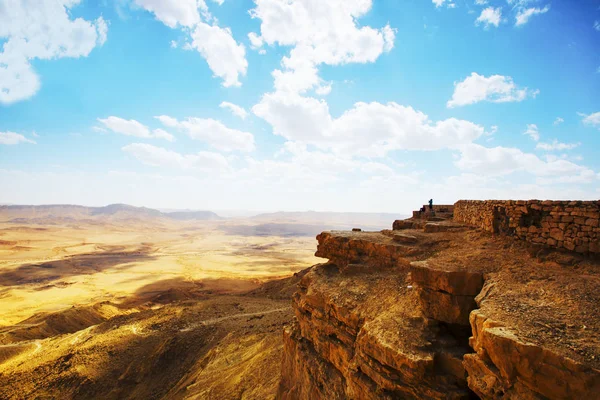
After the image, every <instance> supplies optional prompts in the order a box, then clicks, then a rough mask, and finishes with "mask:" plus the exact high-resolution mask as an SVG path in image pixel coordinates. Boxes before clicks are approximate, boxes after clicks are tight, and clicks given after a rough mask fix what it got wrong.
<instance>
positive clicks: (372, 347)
mask: <svg viewBox="0 0 600 400" xmlns="http://www.w3.org/2000/svg"><path fill="white" fill-rule="evenodd" d="M400 226H403V225H402V224H397V223H395V224H394V228H397V227H398V228H399V227H400ZM458 228H459V229H452V230H450V231H443V230H442V231H436V232H432V233H430V232H427V231H426V229H425V230H423V229H422V228H420V227H419V229H418V230H416V229H402V230H398V229H396V230H394V231H389V230H387V231H382V232H324V233H322V234H320V235H318V236H317V239H318V241H319V245H318V250H317V253H316V255H317V256H320V257H324V258H328V259H329V262H327V263H324V264H320V265H317V266H314V267H313V268H312V269H311V271H310V272H308V273H307V274H306V275H304V277H303V278H302V280H301V282H300V283H299V289H298V291H297V292H296V294H295V295H294V298H293V308H294V312H295V322H294V324H292V325H291V326H289V327H287V328H286V330H285V331H284V342H285V353H284V360H283V364H282V376H283V378H282V381H281V384H280V387H279V393H278V398H282V399H471V398H477V397H479V398H482V399H498V400H499V399H574V398H582V399H583V398H597V397H598V396H597V395H598V393H600V370H598V369H597V367H596V365H597V364H596V363H594V362H589V361H586V360H584V359H582V358H581V357H579V358H577V357H576V358H577V359H575V358H572V357H570V356H569V354H574V353H572V351H571V350H570V348H567V347H566V346H563V345H562V344H561V343H560V341H558V342H557V341H556V340H555V339H552V337H549V338H548V340H550V339H552V340H554V342H553V345H552V346H550V345H548V344H547V343H548V342H545V340H547V339H546V338H544V337H541V338H537V336H536V334H538V333H539V332H543V331H539V330H536V329H537V328H535V327H536V323H537V321H530V320H525V321H522V323H521V322H519V319H527V318H529V319H531V318H534V319H535V318H536V317H535V315H534V316H531V315H528V314H527V313H526V311H523V310H529V309H531V308H527V307H530V306H525V305H523V304H522V301H521V302H519V301H515V300H513V297H511V296H504V297H502V296H498V291H500V290H504V291H506V293H520V296H524V297H520V298H519V297H517V299H528V298H529V297H531V296H532V295H533V293H530V292H531V291H535V293H536V294H535V296H546V294H545V293H546V292H545V290H546V289H550V287H551V286H549V285H551V283H547V282H554V280H555V279H556V277H555V276H552V273H550V272H548V269H547V268H551V267H552V266H553V265H557V264H552V263H551V262H549V263H546V264H543V263H542V264H540V265H537V266H536V267H535V268H533V267H529V266H528V265H527V264H526V263H525V264H524V263H523V262H524V261H527V262H530V263H533V261H531V259H530V258H529V256H528V253H527V251H526V250H525V249H521V248H516V249H512V247H510V246H513V245H512V244H511V243H516V242H514V241H511V242H507V241H503V239H498V238H491V237H488V238H487V239H485V238H484V239H481V240H480V239H478V236H477V235H479V234H478V233H477V232H474V231H464V230H461V229H460V227H458ZM400 229H401V228H400ZM474 239H476V240H480V242H478V243H476V244H471V243H470V241H471V240H474ZM469 246H472V248H473V249H475V250H472V248H471V247H469ZM517 247H518V246H517ZM469 251H471V252H469ZM557 257H558V256H557ZM557 259H559V258H557ZM589 266H590V268H593V266H594V265H593V262H592V261H590V262H589ZM536 268H537V269H536ZM552 268H554V267H552ZM558 268H559V270H558V271H563V272H564V268H563V269H561V268H562V267H560V266H558ZM586 268H587V267H586ZM520 269H523V271H521V270H520ZM515 271H517V272H518V274H517V275H518V276H515V273H516V272H515ZM587 271H588V273H591V272H589V271H593V269H588V270H587ZM532 274H533V275H534V276H532ZM590 279H591V280H590ZM546 280H547V281H546ZM580 281H581V282H578V283H573V286H572V288H571V291H573V290H579V291H582V293H583V294H584V296H585V297H584V298H585V299H587V300H585V301H587V302H591V303H593V302H594V299H595V294H594V293H596V291H594V290H592V289H590V288H589V285H592V286H593V287H598V286H600V285H597V283H598V282H600V274H598V276H597V275H594V276H593V277H592V278H589V279H588V281H589V282H590V283H586V282H588V281H586V280H585V279H583V278H580ZM503 282H504V283H503ZM540 282H546V283H540ZM567 282H573V281H572V280H571V281H568V280H567ZM505 284H509V285H512V286H510V288H509V289H507V287H506V286H503V285H505ZM540 293H541V294H540ZM535 296H534V297H535ZM563 298H564V297H563ZM580 298H581V297H578V296H575V295H573V296H572V298H569V299H567V300H568V301H566V304H569V305H570V306H569V305H566V306H563V305H561V304H560V303H559V302H557V301H556V300H555V301H554V302H551V301H550V300H545V301H544V302H543V303H541V304H552V307H550V306H546V308H547V310H546V309H545V311H544V312H546V313H547V315H546V314H544V316H543V318H544V319H543V320H544V321H552V318H553V316H560V315H565V313H566V312H567V311H569V307H573V306H575V307H576V306H577V305H578V304H579V305H581V307H588V308H587V309H590V306H589V305H585V304H587V303H585V304H584V303H577V302H578V301H579V302H581V300H580ZM533 307H535V305H533ZM515 310H517V311H515ZM536 315H537V316H538V317H540V318H541V316H542V314H536ZM515 317H516V318H517V319H515ZM591 318H596V317H595V316H592V317H591ZM594 321H596V319H593V320H589V321H588V322H587V323H588V324H592V326H597V324H596V325H594V324H595V322H594ZM539 323H541V324H543V323H542V322H539ZM582 329H584V328H582ZM532 335H533V336H532ZM531 337H534V338H537V339H535V340H532V339H528V338H531ZM586 337H588V339H587V340H589V337H590V336H589V335H588V336H586ZM594 346H596V347H594ZM592 347H593V351H596V350H597V345H592ZM570 352H571V353H570ZM590 354H591V353H590ZM593 354H596V353H593ZM594 357H595V356H594Z"/></svg>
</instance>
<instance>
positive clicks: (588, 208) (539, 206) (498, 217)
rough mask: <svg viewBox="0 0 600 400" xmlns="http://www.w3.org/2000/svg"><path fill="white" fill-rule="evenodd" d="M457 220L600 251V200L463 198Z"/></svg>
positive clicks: (458, 204) (557, 244)
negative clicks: (482, 199) (483, 199)
mask: <svg viewBox="0 0 600 400" xmlns="http://www.w3.org/2000/svg"><path fill="white" fill-rule="evenodd" d="M454 220H455V221H457V222H461V223H464V224H468V225H473V226H477V227H479V228H482V229H484V230H486V231H488V232H493V233H499V234H506V235H509V236H516V237H518V238H520V239H523V240H526V241H528V242H531V243H535V244H539V245H544V246H548V247H554V248H562V249H567V250H570V251H576V252H578V253H600V223H599V221H600V200H598V201H551V200H545V201H541V200H528V201H524V200H517V201H515V200H485V201H478V200H460V201H458V202H456V203H455V204H454Z"/></svg>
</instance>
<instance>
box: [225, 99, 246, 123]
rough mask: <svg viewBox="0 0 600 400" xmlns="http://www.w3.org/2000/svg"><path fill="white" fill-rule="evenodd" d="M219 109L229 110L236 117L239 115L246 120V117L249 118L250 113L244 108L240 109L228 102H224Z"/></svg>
mask: <svg viewBox="0 0 600 400" xmlns="http://www.w3.org/2000/svg"><path fill="white" fill-rule="evenodd" d="M219 107H221V108H227V109H229V111H231V112H232V113H233V114H234V115H237V116H238V117H240V118H241V119H246V117H247V116H248V111H246V110H245V109H244V108H243V107H240V106H238V105H237V104H233V103H230V102H228V101H224V102H222V103H221V104H219Z"/></svg>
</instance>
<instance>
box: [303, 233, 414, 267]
mask: <svg viewBox="0 0 600 400" xmlns="http://www.w3.org/2000/svg"><path fill="white" fill-rule="evenodd" d="M317 240H318V242H319V244H318V246H317V252H316V253H315V255H316V256H317V257H323V258H328V259H329V260H330V262H331V263H333V264H335V265H337V266H338V267H339V268H340V269H344V268H346V267H347V266H348V265H349V264H362V265H365V266H369V267H373V268H392V267H396V266H397V265H399V264H406V263H407V260H406V257H407V256H410V255H415V254H417V253H418V252H419V250H418V249H417V248H416V247H414V246H411V245H408V244H406V243H401V242H398V241H395V240H394V239H393V238H392V237H390V236H387V235H385V234H383V233H380V232H343V231H333V232H323V233H321V234H319V235H317Z"/></svg>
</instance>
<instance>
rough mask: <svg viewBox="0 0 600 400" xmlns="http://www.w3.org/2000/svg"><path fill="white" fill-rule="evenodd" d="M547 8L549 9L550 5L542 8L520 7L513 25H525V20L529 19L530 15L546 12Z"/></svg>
mask: <svg viewBox="0 0 600 400" xmlns="http://www.w3.org/2000/svg"><path fill="white" fill-rule="evenodd" d="M549 10H550V6H546V7H544V8H537V7H532V8H526V9H521V10H519V11H518V12H517V16H516V22H515V26H520V25H525V24H526V23H527V21H529V18H531V17H532V16H534V15H538V14H544V13H546V12H548V11H549Z"/></svg>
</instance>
